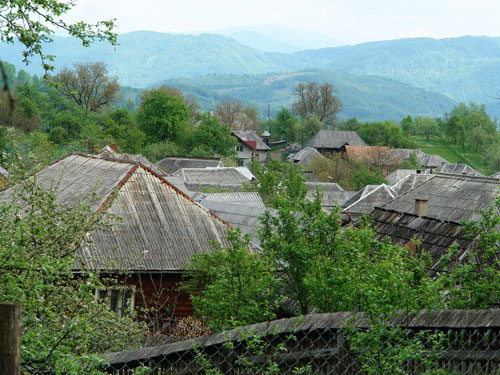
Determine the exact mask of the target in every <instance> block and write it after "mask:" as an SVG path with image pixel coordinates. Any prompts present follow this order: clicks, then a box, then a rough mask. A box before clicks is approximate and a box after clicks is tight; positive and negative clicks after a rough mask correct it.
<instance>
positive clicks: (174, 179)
mask: <svg viewBox="0 0 500 375" xmlns="http://www.w3.org/2000/svg"><path fill="white" fill-rule="evenodd" d="M163 177H165V180H167V181H168V182H170V183H171V184H172V185H174V186H175V187H176V188H177V189H179V190H180V191H182V192H184V193H186V194H187V195H189V196H191V195H192V194H193V193H192V192H190V191H189V189H188V188H187V187H186V184H184V179H183V178H182V177H181V175H180V174H167V175H166V176H163Z"/></svg>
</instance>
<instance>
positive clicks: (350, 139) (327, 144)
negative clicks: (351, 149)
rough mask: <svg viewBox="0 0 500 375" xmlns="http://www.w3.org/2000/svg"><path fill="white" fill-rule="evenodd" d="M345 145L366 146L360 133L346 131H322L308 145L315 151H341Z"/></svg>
mask: <svg viewBox="0 0 500 375" xmlns="http://www.w3.org/2000/svg"><path fill="white" fill-rule="evenodd" d="M345 145H350V146H366V144H365V142H364V141H363V140H362V139H361V137H360V136H359V135H358V133H356V132H355V131H344V130H320V131H319V132H318V133H316V134H315V135H314V136H313V137H312V138H311V140H310V141H309V143H308V146H309V147H312V148H315V149H322V148H326V149H331V148H333V149H339V148H342V147H343V146H345Z"/></svg>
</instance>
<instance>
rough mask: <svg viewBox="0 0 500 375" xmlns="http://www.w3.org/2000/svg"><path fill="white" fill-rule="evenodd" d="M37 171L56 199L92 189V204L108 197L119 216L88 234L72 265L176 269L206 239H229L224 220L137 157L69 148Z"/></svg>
mask: <svg viewBox="0 0 500 375" xmlns="http://www.w3.org/2000/svg"><path fill="white" fill-rule="evenodd" d="M37 177H38V181H39V183H41V184H43V185H45V186H57V192H56V194H57V202H59V203H65V204H74V203H76V202H78V201H80V200H82V199H87V197H90V196H92V193H94V192H95V193H96V195H98V196H99V198H98V199H96V200H93V201H92V209H93V210H95V211H97V210H99V209H100V208H101V207H103V206H105V205H107V204H108V203H110V204H111V206H110V207H109V212H110V213H111V214H115V215H117V216H119V217H121V218H122V219H123V220H122V221H120V222H118V223H115V224H114V227H113V230H111V231H101V230H99V229H97V230H96V231H95V232H93V233H90V234H89V236H90V239H91V242H90V244H88V245H86V247H84V248H82V249H79V251H78V252H77V254H76V256H77V259H78V261H77V264H76V269H79V268H81V267H82V266H85V268H91V269H100V270H117V269H123V270H129V271H179V270H180V269H181V268H182V266H184V265H185V264H186V263H187V262H188V260H189V258H190V257H191V256H192V255H193V254H197V253H202V252H209V251H211V245H210V243H209V241H211V240H216V241H219V242H221V243H222V244H223V245H227V241H226V235H227V230H228V228H229V227H228V225H227V223H225V222H224V221H223V220H221V219H220V218H219V217H217V216H216V215H215V214H213V213H212V212H210V211H209V210H207V209H206V208H204V207H202V206H201V205H199V204H198V203H196V202H195V201H194V200H192V199H191V198H189V197H188V196H187V195H185V194H184V193H182V192H181V191H180V190H178V189H177V188H175V187H174V186H173V185H172V184H170V183H169V182H168V181H167V180H166V179H164V178H163V177H162V176H159V175H157V174H155V173H154V172H152V171H151V170H150V169H149V168H147V167H145V166H143V165H142V164H140V163H129V162H119V161H116V160H112V159H104V158H97V157H92V156H89V155H82V154H72V155H70V156H68V157H65V158H63V159H61V160H60V161H58V162H56V163H54V164H52V165H51V166H49V167H48V168H46V169H45V170H43V171H42V172H40V173H39V174H38V175H37ZM111 196H114V199H112V200H111V199H110V198H111Z"/></svg>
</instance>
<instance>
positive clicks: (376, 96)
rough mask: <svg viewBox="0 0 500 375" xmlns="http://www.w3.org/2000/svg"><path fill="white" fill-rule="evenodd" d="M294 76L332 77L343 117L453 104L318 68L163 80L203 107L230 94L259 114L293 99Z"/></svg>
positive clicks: (383, 116) (379, 116) (427, 111)
mask: <svg viewBox="0 0 500 375" xmlns="http://www.w3.org/2000/svg"><path fill="white" fill-rule="evenodd" d="M298 82H331V83H332V84H333V85H334V86H336V87H338V88H339V93H338V96H339V98H340V99H341V100H342V102H343V103H344V109H343V111H342V113H341V117H342V118H349V117H357V118H359V119H361V120H387V119H394V120H398V121H399V120H400V119H401V118H403V117H404V116H406V115H408V114H411V115H412V116H419V115H422V116H431V117H439V116H442V115H443V114H444V113H445V112H448V111H450V110H451V108H452V107H453V101H452V100H451V99H449V98H447V97H446V96H444V95H440V94H436V93H433V92H429V91H426V90H423V89H419V88H415V87H412V86H409V85H406V84H402V83H400V82H397V81H394V80H390V79H386V78H382V77H376V76H356V75H352V74H347V73H344V72H341V71H328V70H317V69H308V70H305V71H301V72H294V73H288V74H260V75H245V76H236V75H227V76H223V75H209V76H205V77H201V78H191V79H189V78H185V79H172V80H167V81H162V82H161V84H165V85H167V86H174V87H178V88H180V89H182V90H183V91H184V92H186V93H189V94H192V95H194V96H195V97H196V98H197V100H198V101H199V102H200V103H201V104H202V106H203V108H205V109H207V110H208V109H212V108H213V107H214V105H215V103H216V102H217V101H219V100H220V99H224V98H229V97H233V98H238V99H241V100H243V101H244V102H247V103H252V104H254V105H255V106H256V107H257V108H258V109H259V110H260V112H261V113H262V114H267V109H268V104H269V105H270V106H271V115H273V116H274V114H275V113H276V112H277V111H278V110H279V109H280V108H281V107H287V106H289V105H290V104H291V103H292V102H293V101H294V99H295V98H294V96H293V95H292V91H293V88H294V87H295V86H296V85H297V83H298ZM156 86H157V85H156Z"/></svg>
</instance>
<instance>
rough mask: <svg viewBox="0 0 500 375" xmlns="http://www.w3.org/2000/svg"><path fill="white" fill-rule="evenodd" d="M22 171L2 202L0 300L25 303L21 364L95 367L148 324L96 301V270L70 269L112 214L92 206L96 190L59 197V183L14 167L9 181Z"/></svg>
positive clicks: (79, 369)
mask: <svg viewBox="0 0 500 375" xmlns="http://www.w3.org/2000/svg"><path fill="white" fill-rule="evenodd" d="M17 178H20V180H19V181H20V182H19V184H17V185H15V186H14V187H13V188H12V189H11V190H9V191H8V192H7V193H6V194H7V195H5V196H4V197H5V198H6V199H5V200H3V201H2V202H1V204H0V300H2V301H13V302H19V303H21V304H22V306H23V342H22V345H23V350H22V364H23V366H26V367H27V368H32V369H33V370H32V371H30V372H37V373H71V374H83V373H90V371H94V372H92V373H95V374H97V373H98V371H97V370H96V366H98V365H99V364H100V363H101V362H102V361H101V359H100V357H99V353H105V352H109V351H114V350H122V349H125V348H129V347H130V346H135V345H138V344H140V341H141V336H142V333H143V332H144V327H143V326H142V325H141V324H139V323H137V322H134V321H133V320H132V318H131V317H125V316H124V317H119V316H118V315H117V314H115V313H114V312H111V311H109V310H107V309H106V308H105V307H104V305H101V304H97V303H96V302H95V297H94V293H95V290H96V289H97V288H100V287H101V288H102V284H101V282H100V278H99V275H98V274H97V273H94V272H92V271H90V270H89V271H87V272H84V273H83V274H82V275H81V276H80V277H75V276H74V275H73V273H72V269H73V267H74V265H75V260H76V259H75V254H76V252H77V250H78V249H79V248H80V247H81V246H83V245H84V244H85V243H86V241H87V240H86V238H87V233H88V232H90V231H92V230H93V229H94V228H95V227H96V226H99V227H100V228H103V229H105V228H107V227H109V225H111V224H112V223H113V220H114V219H113V218H112V217H111V216H109V215H107V214H106V213H105V212H100V213H97V214H95V213H93V211H92V210H91V209H90V204H91V203H92V200H93V199H96V197H88V199H87V200H85V201H83V202H81V203H80V204H78V205H76V206H71V207H70V206H66V205H60V204H58V203H57V202H56V194H55V189H56V188H57V187H53V188H51V189H48V190H45V189H43V188H42V187H41V186H40V184H38V183H37V181H36V175H32V176H31V177H27V176H26V175H25V172H24V170H23V169H16V168H12V169H11V179H12V180H11V182H12V181H17Z"/></svg>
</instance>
